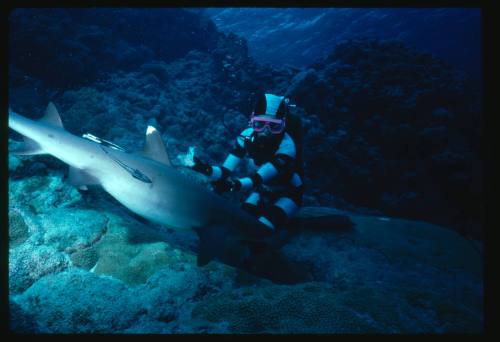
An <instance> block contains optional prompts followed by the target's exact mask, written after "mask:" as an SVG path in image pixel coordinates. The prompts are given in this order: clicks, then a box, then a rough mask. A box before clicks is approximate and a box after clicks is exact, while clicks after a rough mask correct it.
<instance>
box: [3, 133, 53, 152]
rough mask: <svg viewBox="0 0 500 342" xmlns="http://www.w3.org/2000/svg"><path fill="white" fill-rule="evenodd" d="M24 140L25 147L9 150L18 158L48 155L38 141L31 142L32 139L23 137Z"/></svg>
mask: <svg viewBox="0 0 500 342" xmlns="http://www.w3.org/2000/svg"><path fill="white" fill-rule="evenodd" d="M23 139H24V144H23V146H21V147H19V148H16V149H14V150H9V153H12V154H15V155H18V156H34V155H37V154H44V153H46V152H45V151H44V150H43V149H42V147H41V146H40V145H39V144H38V143H37V142H36V141H34V140H31V139H30V138H28V137H25V136H23Z"/></svg>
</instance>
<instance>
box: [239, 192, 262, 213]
mask: <svg viewBox="0 0 500 342" xmlns="http://www.w3.org/2000/svg"><path fill="white" fill-rule="evenodd" d="M241 208H242V209H243V210H245V211H247V212H249V213H250V214H252V215H253V216H255V217H259V216H260V215H262V205H261V198H260V194H259V193H258V192H252V193H251V194H250V196H248V198H247V199H246V200H245V202H243V204H242V205H241Z"/></svg>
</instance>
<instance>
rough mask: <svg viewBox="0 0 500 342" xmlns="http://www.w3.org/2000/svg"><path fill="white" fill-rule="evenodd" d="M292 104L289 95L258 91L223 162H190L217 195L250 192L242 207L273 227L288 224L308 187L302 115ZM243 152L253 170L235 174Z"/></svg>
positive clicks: (280, 227) (275, 229)
mask: <svg viewBox="0 0 500 342" xmlns="http://www.w3.org/2000/svg"><path fill="white" fill-rule="evenodd" d="M290 106H291V105H290V100H289V99H288V98H287V97H285V96H277V95H273V94H264V95H262V96H259V98H258V100H257V103H256V105H255V109H254V111H253V112H252V114H251V116H250V121H249V127H248V128H246V129H245V130H243V131H242V132H241V133H240V135H239V136H238V137H237V138H236V142H235V144H234V148H233V149H232V150H231V152H230V153H229V155H228V156H227V158H226V160H225V161H224V163H223V164H222V165H221V166H211V165H208V164H206V163H204V162H202V161H201V160H200V159H199V158H197V157H196V156H195V157H194V158H193V161H194V165H193V166H191V168H192V169H193V170H195V171H197V172H200V173H202V174H205V175H206V176H208V177H209V178H210V179H211V184H212V186H213V189H214V191H215V192H217V193H218V194H222V193H224V192H227V191H230V192H249V193H250V194H249V195H248V197H247V198H246V200H245V202H244V203H243V204H242V208H243V209H244V210H246V211H247V212H249V213H250V214H252V215H254V216H255V217H256V218H257V219H258V220H259V221H261V222H262V223H264V224H265V225H266V226H267V227H269V229H271V230H272V231H273V232H278V231H279V230H281V229H282V228H283V227H284V226H286V224H287V222H288V221H289V219H290V218H291V217H292V216H293V215H294V214H295V213H296V212H297V210H298V209H299V207H300V206H301V205H302V195H303V192H304V186H303V169H302V160H301V146H300V142H299V140H301V133H302V132H301V127H300V122H299V121H298V118H297V117H295V116H293V118H292V115H291V113H290V111H289V107H290ZM292 119H293V120H292ZM292 132H293V133H292ZM244 157H248V158H249V159H250V166H251V169H253V171H254V172H253V174H252V175H250V176H248V177H242V178H232V177H231V174H232V172H233V171H234V170H235V169H236V167H237V166H238V165H239V163H240V162H241V160H242V159H243V158H244Z"/></svg>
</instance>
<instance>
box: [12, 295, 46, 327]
mask: <svg viewBox="0 0 500 342" xmlns="http://www.w3.org/2000/svg"><path fill="white" fill-rule="evenodd" d="M9 316H10V320H9V328H10V330H11V331H12V332H14V333H22V334H26V333H36V332H37V331H39V328H38V323H37V322H36V319H35V317H34V316H33V315H32V314H30V313H29V312H27V311H25V310H23V308H22V307H21V306H20V305H19V304H18V303H17V302H16V301H15V300H13V299H12V298H9Z"/></svg>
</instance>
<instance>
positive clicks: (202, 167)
mask: <svg viewBox="0 0 500 342" xmlns="http://www.w3.org/2000/svg"><path fill="white" fill-rule="evenodd" d="M193 162H194V165H193V166H191V169H193V170H194V171H197V172H199V173H202V174H204V175H205V176H210V175H211V174H212V167H211V166H210V165H208V164H207V163H204V162H202V161H201V160H200V159H199V158H198V157H196V156H194V157H193Z"/></svg>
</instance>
